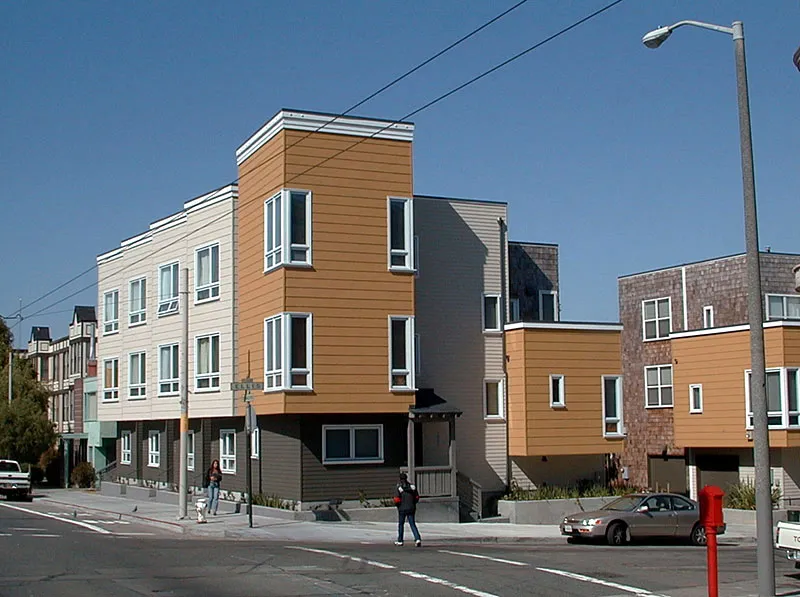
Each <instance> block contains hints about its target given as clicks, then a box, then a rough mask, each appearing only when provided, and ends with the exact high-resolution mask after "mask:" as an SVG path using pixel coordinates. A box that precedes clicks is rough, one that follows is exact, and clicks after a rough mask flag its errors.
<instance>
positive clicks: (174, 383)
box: [156, 342, 181, 397]
mask: <svg viewBox="0 0 800 597" xmlns="http://www.w3.org/2000/svg"><path fill="white" fill-rule="evenodd" d="M164 348H169V349H172V348H176V349H177V353H178V354H177V355H176V356H175V363H170V365H173V364H177V366H178V376H177V377H174V378H169V379H162V378H161V370H162V367H161V365H162V363H163V360H162V354H161V351H162V350H163V349H164ZM172 358H173V357H172V350H170V359H172ZM157 364H158V391H157V392H156V395H157V396H163V397H166V396H178V395H180V391H181V345H180V343H178V342H170V343H169V344H159V345H158V363H157ZM170 369H173V367H170ZM164 384H170V388H172V387H174V388H175V389H174V390H173V389H170V390H169V391H166V392H165V391H163V390H162V386H163V385H164Z"/></svg>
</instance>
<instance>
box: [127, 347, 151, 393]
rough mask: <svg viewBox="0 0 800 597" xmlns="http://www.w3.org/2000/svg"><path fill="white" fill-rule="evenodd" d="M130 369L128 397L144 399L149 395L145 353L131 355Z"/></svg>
mask: <svg viewBox="0 0 800 597" xmlns="http://www.w3.org/2000/svg"><path fill="white" fill-rule="evenodd" d="M129 364H130V365H129V367H128V396H129V397H130V398H144V397H145V396H146V394H147V389H146V388H147V364H146V362H145V353H143V352H134V353H131V355H130V359H129Z"/></svg>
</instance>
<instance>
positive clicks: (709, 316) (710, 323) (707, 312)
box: [703, 305, 714, 329]
mask: <svg viewBox="0 0 800 597" xmlns="http://www.w3.org/2000/svg"><path fill="white" fill-rule="evenodd" d="M713 327H714V307H712V306H711V305H706V306H705V307H703V328H704V329H708V328H713Z"/></svg>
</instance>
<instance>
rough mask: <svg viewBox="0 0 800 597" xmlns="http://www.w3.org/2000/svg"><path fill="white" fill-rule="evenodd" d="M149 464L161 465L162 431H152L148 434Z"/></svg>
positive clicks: (153, 465)
mask: <svg viewBox="0 0 800 597" xmlns="http://www.w3.org/2000/svg"><path fill="white" fill-rule="evenodd" d="M147 466H152V467H156V468H157V467H159V466H161V432H160V431H150V432H148V434H147Z"/></svg>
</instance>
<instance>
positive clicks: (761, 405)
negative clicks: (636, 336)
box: [642, 21, 775, 597]
mask: <svg viewBox="0 0 800 597" xmlns="http://www.w3.org/2000/svg"><path fill="white" fill-rule="evenodd" d="M683 25H690V26H692V27H700V28H702V29H710V30H711V31H717V32H719V33H727V34H728V35H731V36H732V37H733V46H734V55H735V58H736V88H737V97H738V102H739V141H740V145H741V154H742V187H743V194H744V232H745V245H746V259H747V314H748V321H749V324H750V368H751V371H752V373H751V379H750V396H751V402H752V408H753V457H754V465H755V481H756V483H755V484H756V524H757V531H756V534H757V547H756V549H757V562H758V594H759V596H760V597H772V596H773V595H774V594H775V563H774V561H773V555H772V491H771V486H770V485H771V483H770V466H769V425H768V421H767V394H766V387H765V384H766V373H765V371H764V366H765V363H764V328H763V322H764V312H763V304H762V296H761V266H760V263H759V254H758V220H757V216H756V188H755V177H754V173H753V141H752V137H751V133H750V100H749V98H748V92H747V66H746V61H745V52H744V27H743V25H742V22H741V21H735V22H734V23H733V25H732V26H731V27H721V26H719V25H712V24H709V23H701V22H699V21H680V22H678V23H675V24H674V25H671V26H669V27H660V28H659V29H655V30H654V31H651V32H650V33H648V34H647V35H645V36H644V37H643V38H642V43H644V45H645V46H647V47H648V48H653V49H654V48H657V47H659V46H660V45H661V44H662V43H664V42H665V41H666V40H667V38H668V37H669V36H670V35H671V34H672V32H673V31H674V30H675V29H677V28H678V27H682V26H683Z"/></svg>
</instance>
